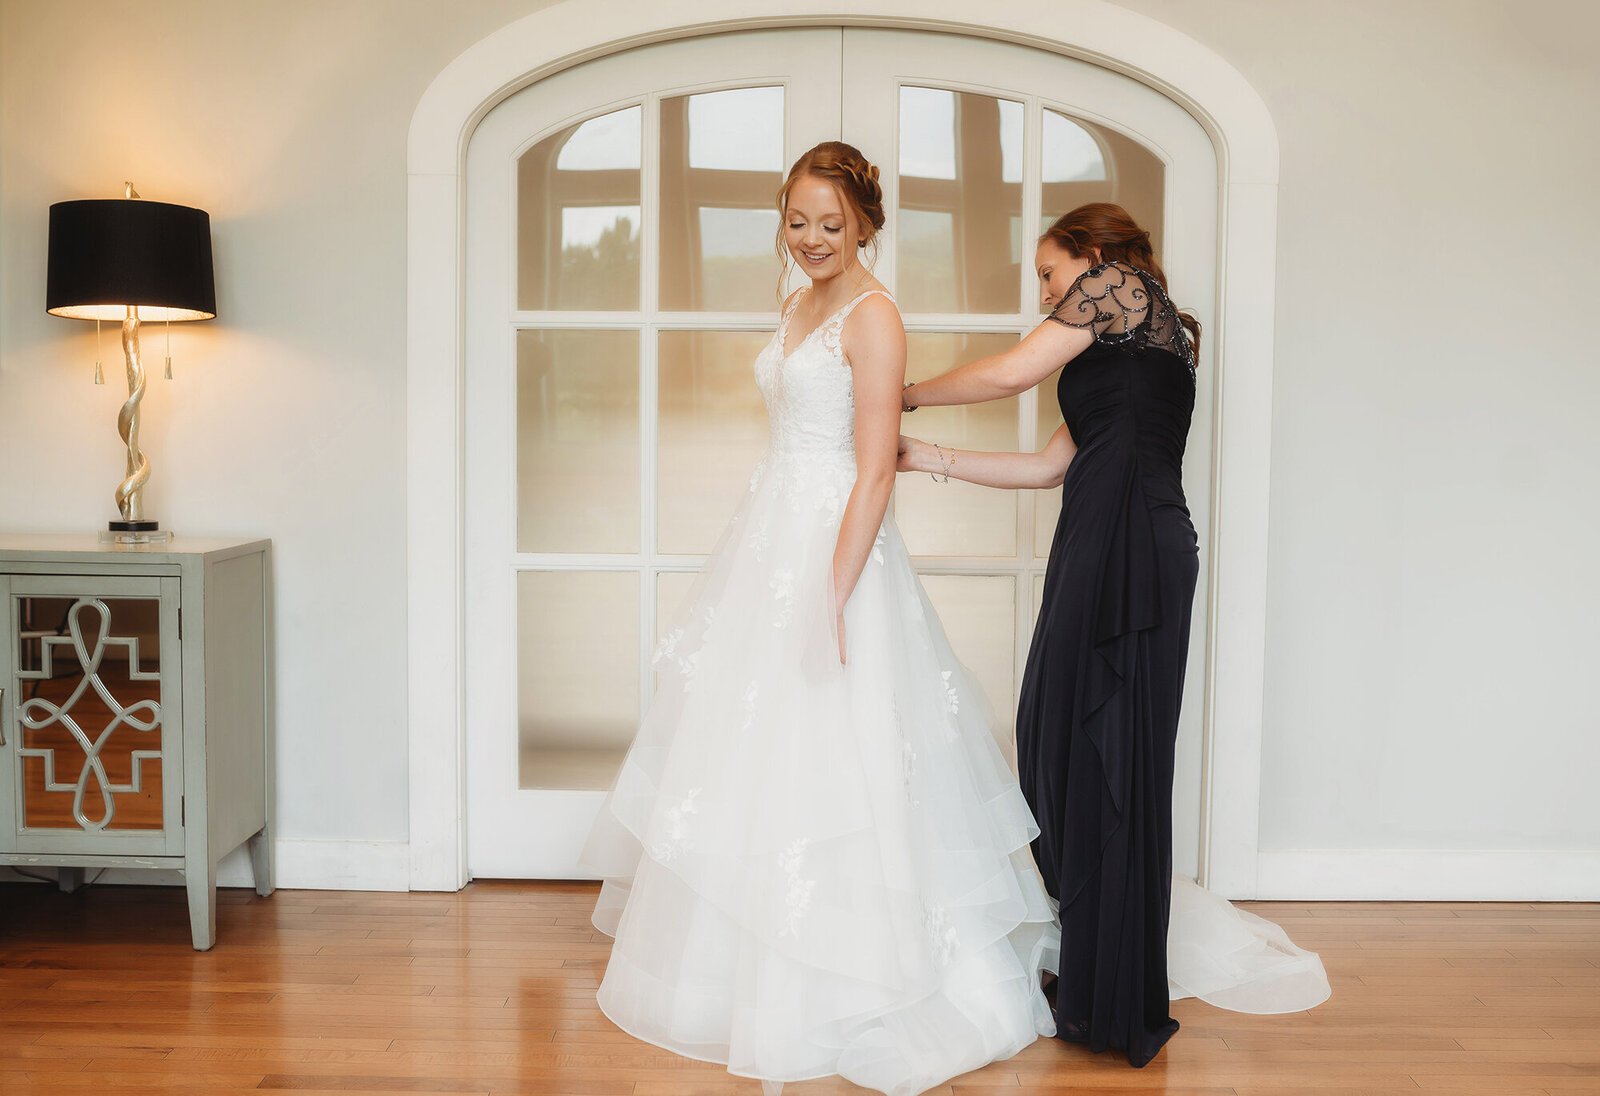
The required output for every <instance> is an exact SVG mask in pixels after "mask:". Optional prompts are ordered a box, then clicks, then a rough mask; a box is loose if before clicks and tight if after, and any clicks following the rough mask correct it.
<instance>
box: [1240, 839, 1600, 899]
mask: <svg viewBox="0 0 1600 1096" xmlns="http://www.w3.org/2000/svg"><path fill="white" fill-rule="evenodd" d="M1224 893H1227V892H1224ZM1254 897H1257V898H1261V899H1282V900H1292V901H1306V902H1330V901H1331V902H1359V901H1369V902H1388V901H1407V902H1597V901H1600V851H1588V850H1580V851H1569V852H1568V851H1564V852H1550V851H1522V850H1510V851H1508V850H1502V849H1494V850H1484V851H1458V850H1453V849H1452V850H1435V851H1428V850H1420V849H1349V850H1322V849H1314V850H1306V849H1302V850H1295V851H1285V852H1277V851H1274V852H1263V853H1261V854H1260V857H1259V864H1258V867H1257V872H1256V894H1255V895H1254Z"/></svg>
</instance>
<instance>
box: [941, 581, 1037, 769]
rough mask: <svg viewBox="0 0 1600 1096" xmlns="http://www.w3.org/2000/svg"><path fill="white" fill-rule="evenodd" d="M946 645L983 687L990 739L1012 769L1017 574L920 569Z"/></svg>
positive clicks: (1014, 718) (1014, 752)
mask: <svg viewBox="0 0 1600 1096" xmlns="http://www.w3.org/2000/svg"><path fill="white" fill-rule="evenodd" d="M922 585H923V587H924V588H925V589H926V590H927V591H928V600H929V601H932V602H933V606H934V608H935V609H937V610H938V612H939V619H940V620H941V621H942V622H943V624H944V630H945V633H946V634H947V635H948V636H949V638H950V646H951V647H952V648H953V649H954V650H955V653H956V657H957V658H959V659H960V660H961V662H962V664H963V665H964V666H966V667H967V669H968V670H970V671H972V675H973V676H974V677H975V678H977V679H978V684H979V685H980V686H981V687H982V688H983V693H984V698H985V700H987V701H988V704H989V710H990V712H991V714H992V715H993V718H994V726H993V728H992V729H993V732H994V737H995V741H996V742H997V743H999V745H1000V749H1001V751H1002V752H1004V754H1005V755H1006V760H1007V761H1008V762H1009V763H1010V764H1011V767H1012V769H1013V770H1015V769H1016V767H1017V747H1016V733H1015V728H1016V719H1017V713H1016V701H1015V699H1014V698H1015V695H1016V691H1015V690H1016V673H1017V639H1016V612H1017V610H1016V589H1017V587H1016V580H1015V579H1014V578H1012V577H1011V576H1009V575H1000V576H995V575H923V576H922Z"/></svg>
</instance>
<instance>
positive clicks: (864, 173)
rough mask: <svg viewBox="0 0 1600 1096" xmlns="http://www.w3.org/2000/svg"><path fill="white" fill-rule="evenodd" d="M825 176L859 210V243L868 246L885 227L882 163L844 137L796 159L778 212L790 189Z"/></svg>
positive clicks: (780, 195) (780, 194)
mask: <svg viewBox="0 0 1600 1096" xmlns="http://www.w3.org/2000/svg"><path fill="white" fill-rule="evenodd" d="M808 175H810V176H814V177H815V178H818V179H825V180H827V181H828V182H830V183H832V184H833V185H834V188H835V189H837V190H838V191H839V196H840V197H841V198H843V199H844V204H845V207H846V208H847V209H849V210H850V211H851V212H852V213H854V214H855V218H856V226H857V228H858V230H859V232H860V240H859V244H860V246H861V247H866V246H867V245H868V244H869V243H871V242H872V241H873V239H874V238H875V237H876V236H877V234H878V231H879V230H880V229H882V228H883V221H884V215H883V187H882V186H881V185H879V183H878V166H877V165H876V164H874V163H871V162H869V161H868V160H867V158H866V157H865V156H863V155H861V150H860V149H858V148H856V147H855V146H854V145H847V144H845V143H844V142H843V141H824V142H822V144H820V145H817V146H816V147H815V148H813V149H811V150H810V151H809V152H807V153H806V154H805V155H803V156H801V157H800V159H798V160H796V161H795V162H794V166H793V167H791V168H790V169H789V175H788V177H787V178H785V179H784V180H783V186H781V187H779V188H778V212H779V213H782V212H783V210H784V208H785V206H786V205H787V204H788V201H789V191H790V190H792V189H793V188H794V184H795V183H797V182H799V181H800V180H801V179H803V178H805V177H806V176H808ZM783 251H784V245H783V229H782V227H781V226H780V227H779V229H778V252H779V254H782V253H783Z"/></svg>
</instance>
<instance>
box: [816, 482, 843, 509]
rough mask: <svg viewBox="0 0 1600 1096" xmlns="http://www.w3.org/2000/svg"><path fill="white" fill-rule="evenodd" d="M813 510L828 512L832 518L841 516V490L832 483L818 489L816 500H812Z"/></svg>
mask: <svg viewBox="0 0 1600 1096" xmlns="http://www.w3.org/2000/svg"><path fill="white" fill-rule="evenodd" d="M811 506H812V509H814V510H826V511H827V512H828V514H829V516H830V517H834V518H837V517H838V516H839V509H840V503H839V489H838V488H837V487H835V486H834V485H833V484H831V483H824V484H823V485H822V486H821V487H820V488H818V489H817V495H816V498H815V499H813V500H812V503H811Z"/></svg>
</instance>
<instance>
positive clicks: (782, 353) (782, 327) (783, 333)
mask: <svg viewBox="0 0 1600 1096" xmlns="http://www.w3.org/2000/svg"><path fill="white" fill-rule="evenodd" d="M882 292H884V291H883V290H881V289H869V290H867V291H866V292H865V293H860V294H857V295H856V296H854V297H852V298H850V299H849V300H848V301H846V302H844V304H842V305H840V306H839V307H838V308H835V309H834V310H833V311H832V312H830V313H828V314H827V315H826V316H825V317H823V319H822V322H821V323H819V324H817V326H815V327H813V328H812V329H811V330H810V331H807V332H806V333H805V335H804V336H803V337H802V338H801V339H800V341H799V342H797V343H795V344H794V349H793V350H785V349H784V347H785V346H786V345H787V344H788V342H789V321H790V320H792V319H794V314H795V313H796V312H798V311H800V301H803V300H805V299H806V297H809V296H811V288H810V287H809V286H808V287H806V291H805V294H804V295H802V296H801V297H800V299H799V300H797V301H795V302H794V304H793V305H792V306H791V307H790V309H789V311H788V312H787V313H786V314H785V315H784V317H783V322H782V323H781V324H779V325H778V334H779V336H780V338H779V340H778V360H779V361H780V362H786V361H788V360H789V359H790V358H792V357H794V356H795V355H796V354H798V353H800V348H801V347H802V346H804V345H805V344H806V343H808V342H810V341H811V336H813V335H815V334H816V333H817V332H818V331H821V330H822V329H823V328H824V327H827V326H828V324H830V323H832V322H833V318H834V317H835V316H837V315H838V314H839V313H841V312H843V311H844V310H845V309H847V308H849V307H850V306H851V305H853V304H855V303H856V302H857V301H860V300H862V299H864V298H867V297H870V296H872V295H873V294H874V293H882Z"/></svg>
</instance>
